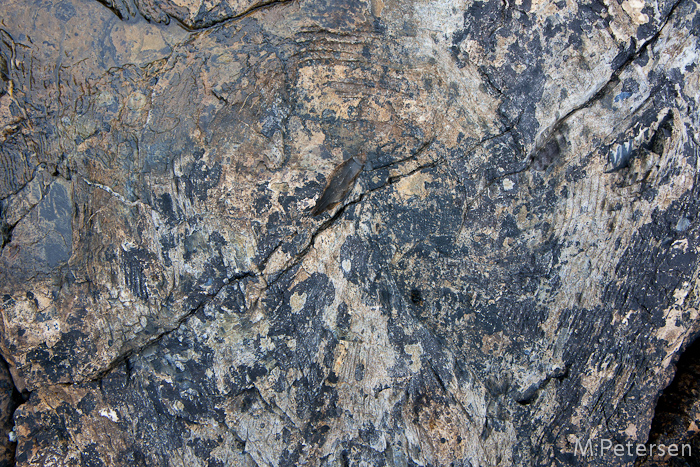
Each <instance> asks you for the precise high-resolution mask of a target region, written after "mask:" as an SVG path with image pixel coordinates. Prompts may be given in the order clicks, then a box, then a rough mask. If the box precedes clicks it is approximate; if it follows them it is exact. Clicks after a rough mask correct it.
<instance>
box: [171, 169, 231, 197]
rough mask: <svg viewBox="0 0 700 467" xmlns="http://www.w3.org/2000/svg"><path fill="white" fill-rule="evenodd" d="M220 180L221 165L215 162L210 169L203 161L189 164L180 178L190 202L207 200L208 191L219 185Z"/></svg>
mask: <svg viewBox="0 0 700 467" xmlns="http://www.w3.org/2000/svg"><path fill="white" fill-rule="evenodd" d="M220 178H221V163H220V162H216V163H214V164H213V165H212V166H211V167H209V166H208V165H207V163H206V162H204V161H203V160H199V161H196V162H194V163H193V164H191V165H190V166H189V168H188V170H187V171H186V172H185V174H184V175H183V176H182V177H181V178H180V179H181V180H182V181H183V182H184V185H185V194H186V195H187V197H188V198H189V199H190V200H194V199H198V200H200V201H204V200H205V199H207V196H208V191H209V190H210V189H212V188H214V187H215V186H216V185H218V184H219V179H220Z"/></svg>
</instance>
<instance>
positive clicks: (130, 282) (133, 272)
mask: <svg viewBox="0 0 700 467" xmlns="http://www.w3.org/2000/svg"><path fill="white" fill-rule="evenodd" d="M150 256H151V255H150V253H149V252H148V250H145V249H143V248H132V249H129V250H122V252H121V262H122V271H123V274H124V282H125V284H126V286H127V288H128V289H129V290H130V291H131V293H133V294H134V295H136V296H137V297H139V298H140V299H141V300H148V297H149V293H148V284H147V279H146V274H145V273H144V271H145V269H146V268H147V267H148V262H149V261H150Z"/></svg>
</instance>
